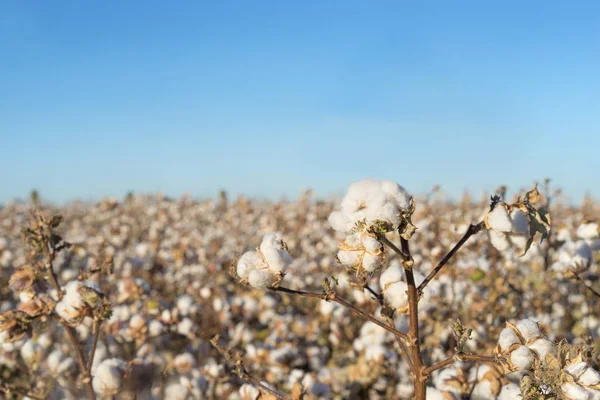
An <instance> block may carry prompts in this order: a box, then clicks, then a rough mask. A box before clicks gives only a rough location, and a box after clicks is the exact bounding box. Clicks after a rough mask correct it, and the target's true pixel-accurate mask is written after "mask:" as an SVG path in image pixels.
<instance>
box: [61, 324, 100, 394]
mask: <svg viewBox="0 0 600 400" xmlns="http://www.w3.org/2000/svg"><path fill="white" fill-rule="evenodd" d="M62 325H63V327H64V328H65V331H66V332H67V335H68V336H69V340H70V341H71V343H72V344H73V347H74V348H75V352H76V353H77V361H78V362H79V367H80V369H81V374H82V375H83V382H84V383H85V384H86V388H87V391H88V395H89V396H90V399H92V400H95V399H96V396H95V394H94V388H93V387H92V380H91V377H90V374H88V372H87V371H88V370H87V367H86V363H85V354H83V349H82V348H81V345H80V344H79V341H78V340H77V331H76V330H75V329H74V328H72V327H70V326H69V325H67V324H66V323H63V324H62Z"/></svg>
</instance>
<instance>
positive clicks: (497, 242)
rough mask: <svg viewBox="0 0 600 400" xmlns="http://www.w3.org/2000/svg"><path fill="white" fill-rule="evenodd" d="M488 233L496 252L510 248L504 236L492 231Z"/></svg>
mask: <svg viewBox="0 0 600 400" xmlns="http://www.w3.org/2000/svg"><path fill="white" fill-rule="evenodd" d="M488 232H489V235H490V242H491V243H492V246H494V247H495V248H496V249H497V250H498V251H506V250H508V249H509V248H510V242H509V241H508V239H507V238H506V235H504V234H503V233H501V232H496V231H494V230H490V231H488Z"/></svg>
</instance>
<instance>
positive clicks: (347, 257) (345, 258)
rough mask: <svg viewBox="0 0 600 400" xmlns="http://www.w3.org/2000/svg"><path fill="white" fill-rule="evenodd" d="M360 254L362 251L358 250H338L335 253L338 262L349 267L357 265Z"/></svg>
mask: <svg viewBox="0 0 600 400" xmlns="http://www.w3.org/2000/svg"><path fill="white" fill-rule="evenodd" d="M361 255H362V253H361V252H360V251H347V250H340V251H338V253H337V257H338V260H340V263H342V264H343V265H347V266H349V267H352V266H356V265H358V264H359V263H360V257H361Z"/></svg>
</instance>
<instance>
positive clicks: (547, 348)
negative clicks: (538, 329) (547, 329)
mask: <svg viewBox="0 0 600 400" xmlns="http://www.w3.org/2000/svg"><path fill="white" fill-rule="evenodd" d="M527 347H529V350H533V351H534V352H535V353H536V354H537V356H538V358H539V359H540V360H542V361H544V360H546V355H548V354H551V353H552V350H553V349H554V344H553V343H552V342H551V341H549V340H548V339H537V340H536V341H535V342H533V343H531V344H528V345H527Z"/></svg>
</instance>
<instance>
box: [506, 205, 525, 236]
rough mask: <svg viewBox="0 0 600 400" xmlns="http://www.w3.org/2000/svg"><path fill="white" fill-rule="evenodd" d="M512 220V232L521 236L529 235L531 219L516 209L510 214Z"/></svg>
mask: <svg viewBox="0 0 600 400" xmlns="http://www.w3.org/2000/svg"><path fill="white" fill-rule="evenodd" d="M510 218H511V219H512V230H511V231H512V232H513V233H518V234H521V235H529V218H528V217H527V215H526V214H525V213H524V212H523V211H521V210H520V209H518V208H514V209H513V210H512V211H511V213H510Z"/></svg>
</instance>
